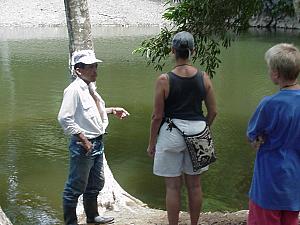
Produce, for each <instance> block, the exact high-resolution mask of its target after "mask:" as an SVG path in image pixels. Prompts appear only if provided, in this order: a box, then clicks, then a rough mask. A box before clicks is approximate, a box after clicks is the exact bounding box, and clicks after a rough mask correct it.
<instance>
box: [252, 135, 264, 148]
mask: <svg viewBox="0 0 300 225" xmlns="http://www.w3.org/2000/svg"><path fill="white" fill-rule="evenodd" d="M264 142H265V140H264V138H263V137H262V136H258V137H256V139H255V140H254V141H251V142H250V144H251V146H252V147H253V148H254V149H255V150H258V149H259V147H260V145H261V144H263V143H264Z"/></svg>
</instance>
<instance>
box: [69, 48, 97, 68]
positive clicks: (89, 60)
mask: <svg viewBox="0 0 300 225" xmlns="http://www.w3.org/2000/svg"><path fill="white" fill-rule="evenodd" d="M98 62H102V60H100V59H97V58H96V55H95V52H94V51H93V50H80V51H75V52H73V54H72V65H73V66H74V65H76V64H77V63H84V64H93V63H98Z"/></svg>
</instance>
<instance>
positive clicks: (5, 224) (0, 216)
mask: <svg viewBox="0 0 300 225" xmlns="http://www.w3.org/2000/svg"><path fill="white" fill-rule="evenodd" d="M0 224H1V225H12V223H11V222H10V220H9V219H8V218H7V217H6V215H5V213H4V212H3V211H2V209H1V207H0Z"/></svg>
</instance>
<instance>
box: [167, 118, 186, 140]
mask: <svg viewBox="0 0 300 225" xmlns="http://www.w3.org/2000/svg"><path fill="white" fill-rule="evenodd" d="M166 122H167V123H168V128H167V130H170V131H172V128H173V127H174V128H176V129H177V130H178V131H179V132H180V133H181V135H182V136H185V133H184V132H183V131H182V130H180V129H179V127H177V126H176V124H175V123H174V122H173V120H172V119H171V118H166Z"/></svg>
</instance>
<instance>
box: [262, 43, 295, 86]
mask: <svg viewBox="0 0 300 225" xmlns="http://www.w3.org/2000/svg"><path fill="white" fill-rule="evenodd" d="M265 60H266V62H267V64H268V67H269V68H270V69H271V70H272V71H276V72H278V74H279V75H280V76H282V77H283V79H285V80H295V79H297V77H298V75H299V72H300V52H299V50H298V48H296V47H295V46H294V45H292V44H287V43H281V44H277V45H274V46H273V47H272V48H270V49H269V50H268V51H267V52H266V53H265Z"/></svg>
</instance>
